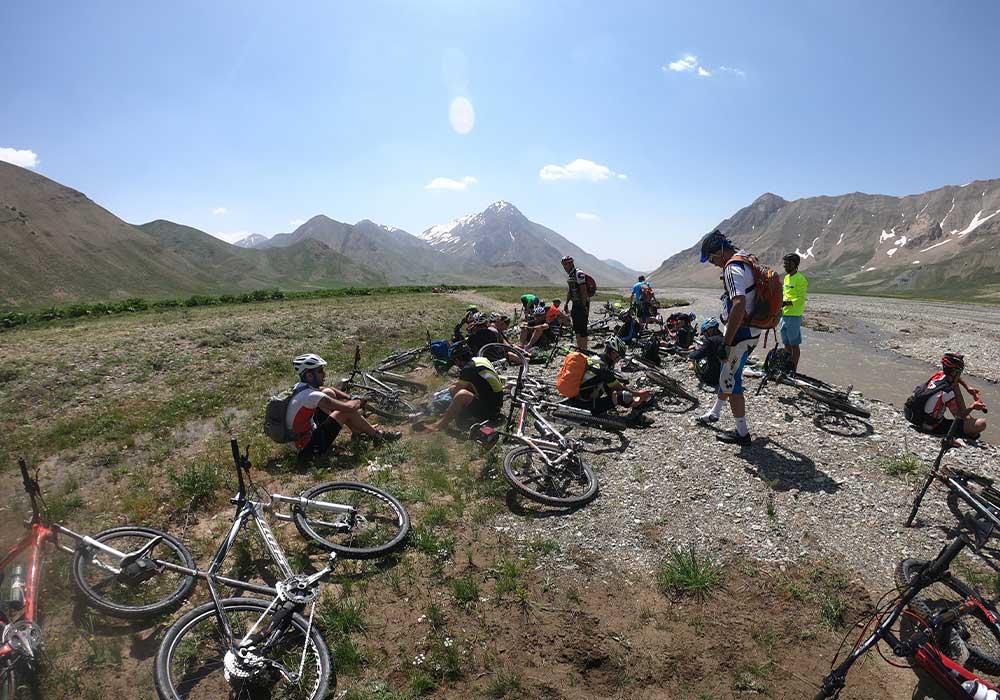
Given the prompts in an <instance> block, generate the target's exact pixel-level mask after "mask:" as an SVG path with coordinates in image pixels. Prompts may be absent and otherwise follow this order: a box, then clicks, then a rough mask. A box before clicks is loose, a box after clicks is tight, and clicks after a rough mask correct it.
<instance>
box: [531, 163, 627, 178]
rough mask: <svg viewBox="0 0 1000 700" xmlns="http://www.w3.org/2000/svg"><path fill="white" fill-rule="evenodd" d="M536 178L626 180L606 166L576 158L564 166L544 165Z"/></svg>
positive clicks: (623, 176)
mask: <svg viewBox="0 0 1000 700" xmlns="http://www.w3.org/2000/svg"><path fill="white" fill-rule="evenodd" d="M538 176H539V177H540V178H542V179H543V180H590V181H591V182H600V181H601V180H607V179H608V178H609V177H617V178H618V179H619V180H624V179H625V178H626V176H625V175H623V174H621V173H616V172H614V171H613V170H612V169H611V168H609V167H608V166H606V165H600V164H599V163H595V162H594V161H592V160H585V159H584V158H577V159H576V160H574V161H573V162H572V163H567V164H566V165H546V166H545V167H544V168H542V169H541V170H540V171H539V172H538Z"/></svg>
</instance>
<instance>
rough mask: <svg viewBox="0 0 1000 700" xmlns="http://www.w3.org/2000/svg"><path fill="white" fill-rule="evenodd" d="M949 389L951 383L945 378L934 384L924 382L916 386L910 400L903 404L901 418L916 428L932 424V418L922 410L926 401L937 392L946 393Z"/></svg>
mask: <svg viewBox="0 0 1000 700" xmlns="http://www.w3.org/2000/svg"><path fill="white" fill-rule="evenodd" d="M949 389H951V382H949V381H948V380H947V378H944V379H940V380H938V381H936V382H934V383H931V382H924V383H923V384H917V385H916V386H915V387H913V393H912V394H910V398H908V399H907V400H906V403H904V404H903V416H905V417H906V420H908V421H909V422H910V423H912V424H913V425H916V426H923V425H926V424H928V423H933V422H934V418H933V417H931V416H929V415H927V412H926V411H925V410H924V406H926V405H927V399H929V398H930V397H931V396H933V395H934V394H936V393H938V392H939V391H948V390H949Z"/></svg>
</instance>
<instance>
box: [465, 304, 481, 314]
mask: <svg viewBox="0 0 1000 700" xmlns="http://www.w3.org/2000/svg"><path fill="white" fill-rule="evenodd" d="M465 311H466V312H469V311H479V307H478V306H476V305H475V304H469V305H468V306H466V307H465Z"/></svg>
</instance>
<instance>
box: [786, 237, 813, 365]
mask: <svg viewBox="0 0 1000 700" xmlns="http://www.w3.org/2000/svg"><path fill="white" fill-rule="evenodd" d="M783 262H784V264H785V280H784V282H783V283H782V295H781V298H782V301H781V306H782V309H781V313H782V316H781V331H780V333H781V342H782V343H784V344H785V349H786V350H788V352H789V354H790V355H791V356H792V370H793V371H795V370H798V368H799V352H800V346H801V345H802V314H803V313H805V310H806V293H807V292H808V291H809V280H807V279H806V277H805V275H803V274H802V273H801V272H799V263H800V262H802V258H800V257H799V255H798V253H789V254H788V255H786V256H785V257H784V258H783Z"/></svg>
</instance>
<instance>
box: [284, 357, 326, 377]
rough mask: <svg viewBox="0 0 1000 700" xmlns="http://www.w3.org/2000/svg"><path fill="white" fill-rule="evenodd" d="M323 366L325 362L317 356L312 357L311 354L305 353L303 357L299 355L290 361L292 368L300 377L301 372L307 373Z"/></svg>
mask: <svg viewBox="0 0 1000 700" xmlns="http://www.w3.org/2000/svg"><path fill="white" fill-rule="evenodd" d="M325 365H326V360H324V359H323V358H322V357H320V356H319V355H314V354H313V353H311V352H310V353H306V354H305V355H299V356H298V357H296V358H295V359H294V360H292V367H293V368H294V369H295V373H296V374H298V375H302V373H303V372H308V371H309V370H311V369H316V368H317V367H323V366H325Z"/></svg>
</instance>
